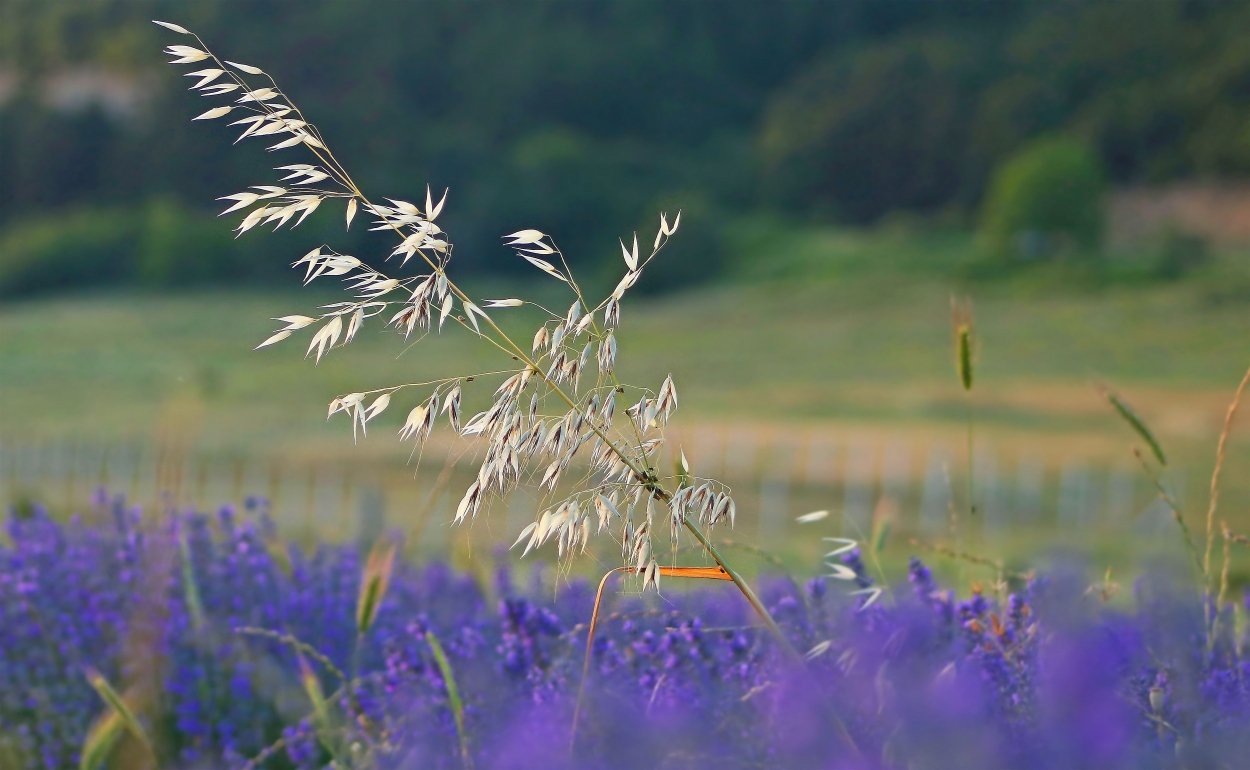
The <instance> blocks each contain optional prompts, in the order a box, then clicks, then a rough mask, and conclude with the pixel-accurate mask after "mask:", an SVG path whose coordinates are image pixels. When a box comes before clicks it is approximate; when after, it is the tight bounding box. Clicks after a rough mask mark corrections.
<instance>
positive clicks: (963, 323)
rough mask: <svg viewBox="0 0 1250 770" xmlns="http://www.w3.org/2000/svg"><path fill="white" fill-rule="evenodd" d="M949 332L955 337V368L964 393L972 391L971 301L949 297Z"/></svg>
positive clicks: (973, 336)
mask: <svg viewBox="0 0 1250 770" xmlns="http://www.w3.org/2000/svg"><path fill="white" fill-rule="evenodd" d="M951 331H952V332H953V333H954V337H955V367H956V369H957V370H958V372H959V383H960V384H961V385H962V386H963V388H964V392H967V391H970V390H972V378H973V366H972V365H973V360H974V358H975V356H976V331H975V327H974V326H973V324H972V300H970V299H967V298H964V299H962V300H958V299H956V298H955V297H953V296H952V297H951Z"/></svg>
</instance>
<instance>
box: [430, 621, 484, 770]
mask: <svg viewBox="0 0 1250 770" xmlns="http://www.w3.org/2000/svg"><path fill="white" fill-rule="evenodd" d="M425 641H426V643H427V644H429V645H430V651H431V652H433V653H434V661H435V662H436V663H437V664H438V670H439V673H440V674H442V676H443V684H444V686H445V687H446V688H447V700H448V701H450V702H451V713H452V716H454V717H455V719H456V735H457V736H458V737H459V738H460V756H461V759H462V760H463V761H464V764H465V766H466V767H470V766H472V759H471V758H470V756H469V739H468V736H467V735H466V734H465V732H464V701H463V700H461V699H460V688H459V687H457V686H456V675H455V672H453V671H452V670H451V661H449V660H447V653H445V652H444V651H443V645H442V644H441V643H439V641H438V637H437V636H435V635H434V634H433V632H430V631H426V632H425Z"/></svg>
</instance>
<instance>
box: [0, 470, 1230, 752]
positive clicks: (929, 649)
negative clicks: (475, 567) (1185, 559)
mask: <svg viewBox="0 0 1250 770" xmlns="http://www.w3.org/2000/svg"><path fill="white" fill-rule="evenodd" d="M86 521H91V522H96V523H94V524H88V523H85V522H86ZM7 534H8V541H9V543H10V544H11V545H6V546H3V547H2V548H0V608H2V611H3V613H4V618H3V623H0V740H2V743H0V752H2V753H0V757H3V764H4V766H5V767H6V768H7V767H14V768H23V769H25V768H59V767H75V766H81V765H83V764H84V761H83V759H82V752H83V747H84V742H85V741H86V740H87V738H88V732H89V730H90V729H91V727H92V724H93V722H94V721H95V720H98V719H99V718H100V717H101V716H102V715H103V714H105V713H106V712H107V711H108V706H107V704H106V703H105V701H104V700H102V699H101V697H100V695H99V694H97V692H96V691H95V690H93V688H92V685H91V684H90V682H89V681H88V678H87V676H85V675H84V671H87V670H91V669H94V670H98V671H99V672H101V673H102V674H103V677H104V678H105V679H106V680H107V681H109V682H112V683H113V684H114V685H115V686H116V688H117V691H118V692H121V693H122V698H123V699H124V700H125V701H126V702H127V703H128V704H129V706H130V708H131V709H132V710H133V712H134V713H135V714H136V715H137V716H136V719H137V721H139V722H141V723H142V725H143V730H144V733H145V735H146V740H147V741H148V743H149V744H150V747H151V748H150V749H145V748H143V746H142V745H141V744H140V743H138V742H137V741H135V740H134V739H133V738H131V737H129V736H123V737H121V738H119V739H118V740H119V741H120V744H119V746H118V747H117V750H116V751H114V752H113V754H112V758H111V760H110V762H111V764H106V765H103V766H108V767H128V766H153V764H155V766H158V767H178V768H242V767H265V768H325V767H338V768H343V767H377V768H440V767H448V768H455V767H467V766H474V767H479V768H537V767H544V768H547V767H550V768H560V767H570V768H571V767H578V768H582V767H587V768H590V767H593V768H643V767H697V766H708V765H710V764H712V765H715V766H718V767H726V768H730V767H732V768H737V767H743V768H746V767H798V768H806V767H813V768H815V767H820V768H953V767H964V768H1077V767H1089V768H1120V767H1146V768H1154V767H1158V768H1170V767H1176V768H1180V767H1186V768H1199V767H1235V766H1237V765H1238V763H1239V761H1240V760H1239V759H1238V758H1239V757H1244V756H1246V752H1247V751H1248V750H1250V666H1248V665H1247V657H1246V647H1247V642H1248V641H1250V639H1247V638H1246V637H1245V636H1244V635H1242V636H1240V637H1238V636H1235V634H1234V632H1233V630H1232V629H1233V628H1234V623H1233V622H1232V616H1233V611H1232V609H1231V608H1228V609H1226V610H1225V612H1224V613H1223V614H1222V616H1221V617H1220V618H1219V621H1220V622H1217V623H1216V625H1215V627H1216V629H1217V631H1216V633H1215V635H1214V637H1213V638H1210V639H1208V635H1207V634H1206V633H1205V632H1204V627H1205V625H1204V618H1203V615H1204V612H1203V610H1204V608H1203V605H1202V599H1201V598H1200V596H1199V594H1198V593H1197V592H1196V591H1195V590H1192V589H1189V588H1187V584H1186V582H1185V580H1184V579H1182V578H1178V577H1177V576H1176V575H1172V574H1170V573H1169V572H1168V571H1167V570H1166V568H1164V567H1159V568H1158V569H1157V570H1155V571H1153V572H1147V574H1146V575H1145V576H1144V577H1142V578H1140V579H1139V580H1138V581H1137V583H1136V585H1135V586H1134V594H1135V602H1134V609H1133V610H1132V611H1129V612H1125V611H1118V610H1114V609H1110V608H1109V607H1108V605H1105V604H1104V603H1102V602H1100V601H1099V600H1098V598H1097V597H1096V596H1090V595H1089V593H1088V592H1087V591H1086V586H1087V584H1088V583H1087V580H1086V578H1085V576H1084V575H1083V574H1082V573H1081V572H1080V571H1079V570H1077V569H1075V568H1073V569H1067V568H1064V567H1063V566H1061V565H1060V566H1056V567H1054V568H1052V569H1051V570H1049V571H1048V572H1047V573H1046V574H1045V576H1042V577H1037V578H1034V579H1031V580H1028V581H1026V582H1021V583H1019V584H1018V585H1012V586H1011V588H1010V592H1009V593H1005V594H1004V595H1003V596H1001V597H995V596H992V595H989V594H987V593H973V594H972V595H971V598H969V599H968V600H966V601H959V600H957V599H956V598H955V595H954V593H953V592H952V591H950V590H947V589H944V588H943V587H942V586H939V585H938V584H937V583H936V582H935V581H934V578H933V576H932V575H931V573H930V571H929V569H928V568H927V567H926V566H925V564H924V563H922V562H921V561H920V560H918V559H912V561H911V564H910V569H909V575H908V582H907V584H900V585H896V586H893V587H892V591H891V592H890V594H889V596H891V598H885V597H883V598H882V599H881V600H880V601H877V602H872V603H871V605H870V606H864V605H865V604H866V603H868V596H867V595H862V594H861V595H858V596H854V595H851V594H849V593H848V591H847V590H846V588H844V587H843V586H844V585H845V584H840V583H837V582H836V581H830V582H828V583H827V582H826V581H825V579H824V578H816V579H814V580H811V581H810V582H807V583H805V584H802V585H799V584H796V583H795V582H792V581H791V580H789V579H786V578H784V577H776V578H773V579H771V581H770V580H767V579H766V580H764V581H763V584H762V586H761V595H762V597H763V598H764V600H765V601H766V603H767V606H768V608H769V610H770V611H771V612H772V613H773V615H774V616H775V617H776V619H777V621H778V623H779V624H780V625H781V627H782V629H783V630H784V632H785V634H786V636H787V637H788V638H789V640H790V641H791V643H792V644H793V645H794V646H795V647H796V648H798V649H800V650H810V651H811V652H810V653H808V655H807V656H806V658H807V659H806V660H805V661H803V662H797V661H793V660H790V659H788V658H787V657H786V656H784V655H782V654H781V653H780V651H779V650H778V648H777V645H776V643H775V642H774V641H773V640H772V638H771V636H770V635H769V634H768V632H767V631H765V630H764V629H763V628H762V627H761V626H759V625H758V623H756V622H755V617H754V614H753V611H752V608H751V607H750V606H749V605H748V604H747V603H746V602H745V601H744V600H743V598H742V597H741V595H740V594H738V592H736V591H734V590H732V588H730V589H729V590H725V587H724V586H721V585H715V584H714V585H712V586H711V587H710V588H702V589H698V590H692V591H668V592H666V594H667V595H666V597H665V598H666V601H664V602H662V603H661V602H658V601H655V600H654V597H651V600H650V601H648V600H644V599H643V598H639V597H638V596H637V595H634V596H632V597H631V596H629V595H628V594H627V595H624V596H621V597H620V598H618V599H616V600H614V601H612V602H611V603H610V605H609V606H608V607H606V608H605V610H604V614H603V615H602V616H601V618H600V621H599V626H598V632H597V634H596V638H595V642H594V650H593V659H592V662H591V668H590V673H589V679H588V682H587V686H586V690H585V693H584V694H583V700H584V706H583V709H582V714H581V717H580V724H579V727H578V732H577V736H576V739H575V740H573V739H572V736H571V725H572V714H573V710H574V702H575V699H576V697H577V692H578V684H579V681H580V677H581V667H582V660H583V650H584V644H585V638H586V636H585V633H586V629H587V621H588V619H589V618H590V614H591V608H592V604H593V599H594V593H593V588H592V587H591V586H589V585H587V584H585V583H584V582H578V581H576V580H574V581H573V582H572V584H571V585H570V584H567V583H564V584H563V585H562V586H561V588H560V589H559V590H558V591H556V592H553V591H552V590H551V585H550V583H549V582H548V581H544V576H543V573H542V571H541V570H537V569H536V570H535V571H534V572H533V573H532V574H531V575H530V577H529V578H528V580H527V582H528V585H525V586H521V585H517V584H515V583H514V582H513V579H512V576H511V575H510V572H509V569H508V566H507V565H508V563H509V559H508V557H507V556H501V558H499V559H498V560H497V561H496V563H497V564H498V565H499V566H498V567H497V570H496V572H495V575H494V578H493V582H492V583H491V584H489V585H484V584H482V582H480V581H479V580H477V579H475V578H474V577H472V576H470V575H467V574H461V573H457V572H456V571H453V570H451V569H449V568H448V567H446V566H443V565H439V564H431V565H426V566H418V565H414V564H409V563H404V562H402V561H397V562H396V564H395V566H394V569H393V574H392V575H391V576H390V583H389V588H388V589H387V590H386V592H385V595H384V596H383V598H382V600H381V603H380V605H379V607H378V610H377V614H376V619H375V621H374V622H373V623H372V624H371V625H369V626H368V628H367V630H366V631H365V632H364V633H363V634H360V635H359V636H358V634H357V622H356V615H357V603H358V601H359V596H360V591H359V589H360V581H361V575H362V570H363V565H364V561H365V560H364V558H363V554H362V553H360V552H359V551H358V549H357V548H356V547H355V546H349V545H319V546H317V547H316V548H315V549H313V550H312V551H311V552H305V551H302V550H301V549H299V548H296V547H291V546H287V545H283V544H281V543H280V542H279V541H278V540H277V538H276V533H275V532H274V527H273V525H272V523H271V521H270V519H269V517H268V513H267V510H266V505H265V503H264V501H263V500H259V499H252V500H249V503H248V506H247V507H246V508H245V509H244V510H242V511H237V510H235V509H234V508H232V507H224V508H222V509H221V510H220V511H219V512H217V514H216V515H212V516H210V515H207V514H203V513H194V512H185V513H176V514H172V513H171V514H167V515H159V516H155V517H154V516H152V515H151V514H150V513H146V512H143V511H141V510H140V509H139V508H138V507H136V506H129V505H127V503H126V501H125V500H123V499H122V498H121V497H115V498H112V499H109V498H108V496H107V494H106V493H105V492H104V491H103V490H100V491H98V492H97V493H96V495H95V497H94V499H93V500H92V503H91V509H90V510H89V511H88V514H87V515H85V516H80V517H75V518H74V519H73V520H72V521H70V522H69V523H67V524H64V525H61V524H58V523H56V522H54V521H53V520H52V519H51V518H50V517H49V516H48V514H47V513H46V512H45V511H44V510H42V509H40V508H38V507H34V508H33V509H32V510H30V511H27V512H25V513H24V514H20V515H19V513H18V512H16V511H13V512H10V515H9V518H8V522H7ZM180 546H181V547H180ZM841 562H842V564H843V565H844V566H845V567H847V568H849V569H850V570H853V571H854V572H855V573H856V580H855V582H856V583H858V584H859V586H860V587H861V588H866V587H870V586H872V585H873V578H872V577H870V576H869V575H868V572H867V570H866V568H865V565H864V563H863V561H862V559H861V556H860V553H859V551H858V550H852V551H849V552H847V553H845V554H843V555H842V556H841ZM249 628H250V629H262V630H268V631H269V632H271V633H270V634H269V635H263V634H261V633H259V632H257V631H244V630H242V629H249ZM278 636H284V637H285V638H277V637H278ZM294 640H298V642H299V644H298V645H297V644H295V642H294ZM435 648H437V650H438V652H437V653H436V652H435ZM440 654H442V655H445V659H446V662H447V664H448V666H447V667H444V666H441V665H440V664H439V661H438V657H439V655H440ZM346 672H351V673H346ZM445 672H450V673H452V678H453V679H454V681H452V682H449V681H448V677H447V676H446V675H445ZM340 675H342V676H344V677H345V678H347V679H348V680H349V682H350V686H347V685H345V683H344V682H343V681H340V680H339V679H338V677H339V676H340ZM458 709H459V713H460V715H461V716H462V718H463V729H462V732H461V731H458V728H457V710H458ZM837 724H843V725H845V727H846V731H847V733H848V735H847V736H845V737H841V736H840V735H839V731H838V730H837V729H835V727H834V726H835V725H837ZM460 735H463V739H464V741H463V744H462V743H461V741H460V738H459V736H460ZM570 747H571V748H570ZM148 752H150V753H151V755H149V753H148ZM127 757H129V758H130V759H126V758H127ZM131 763H133V764H131Z"/></svg>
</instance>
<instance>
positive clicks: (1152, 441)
mask: <svg viewBox="0 0 1250 770" xmlns="http://www.w3.org/2000/svg"><path fill="white" fill-rule="evenodd" d="M1105 395H1106V396H1107V400H1108V401H1110V402H1111V405H1112V406H1113V407H1115V410H1116V411H1117V412H1119V413H1120V417H1122V418H1124V421H1125V422H1127V423H1128V424H1129V427H1131V428H1132V429H1133V430H1134V431H1136V432H1137V435H1138V436H1141V438H1142V441H1145V442H1146V444H1147V445H1148V446H1149V447H1150V451H1151V452H1153V453H1154V456H1155V459H1157V460H1158V461H1159V464H1160V465H1167V464H1168V461H1167V458H1165V457H1164V456H1163V447H1161V446H1160V445H1159V441H1158V439H1156V438H1155V436H1154V434H1153V433H1151V432H1150V428H1149V427H1148V426H1147V425H1146V423H1145V421H1144V420H1142V418H1141V417H1139V416H1138V415H1137V412H1134V411H1133V407H1131V406H1129V405H1128V403H1126V402H1125V401H1124V399H1122V398H1120V397H1119V396H1118V395H1116V394H1115V393H1114V392H1112V391H1110V390H1108V391H1106V393H1105Z"/></svg>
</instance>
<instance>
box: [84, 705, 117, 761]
mask: <svg viewBox="0 0 1250 770" xmlns="http://www.w3.org/2000/svg"><path fill="white" fill-rule="evenodd" d="M124 732H126V725H125V723H124V722H122V718H121V715H120V714H118V713H117V712H116V711H114V710H112V709H110V710H109V712H108V714H106V715H105V716H104V717H103V718H102V719H100V720H99V721H97V722H96V723H95V724H94V725H92V727H91V730H90V731H89V732H88V733H87V739H86V740H85V741H84V742H83V745H82V758H81V759H79V760H78V770H96V769H97V768H98V767H100V765H102V764H104V762H105V760H107V759H108V758H109V754H112V753H113V748H114V747H115V746H117V741H118V740H119V739H120V738H121V737H122V733H124Z"/></svg>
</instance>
